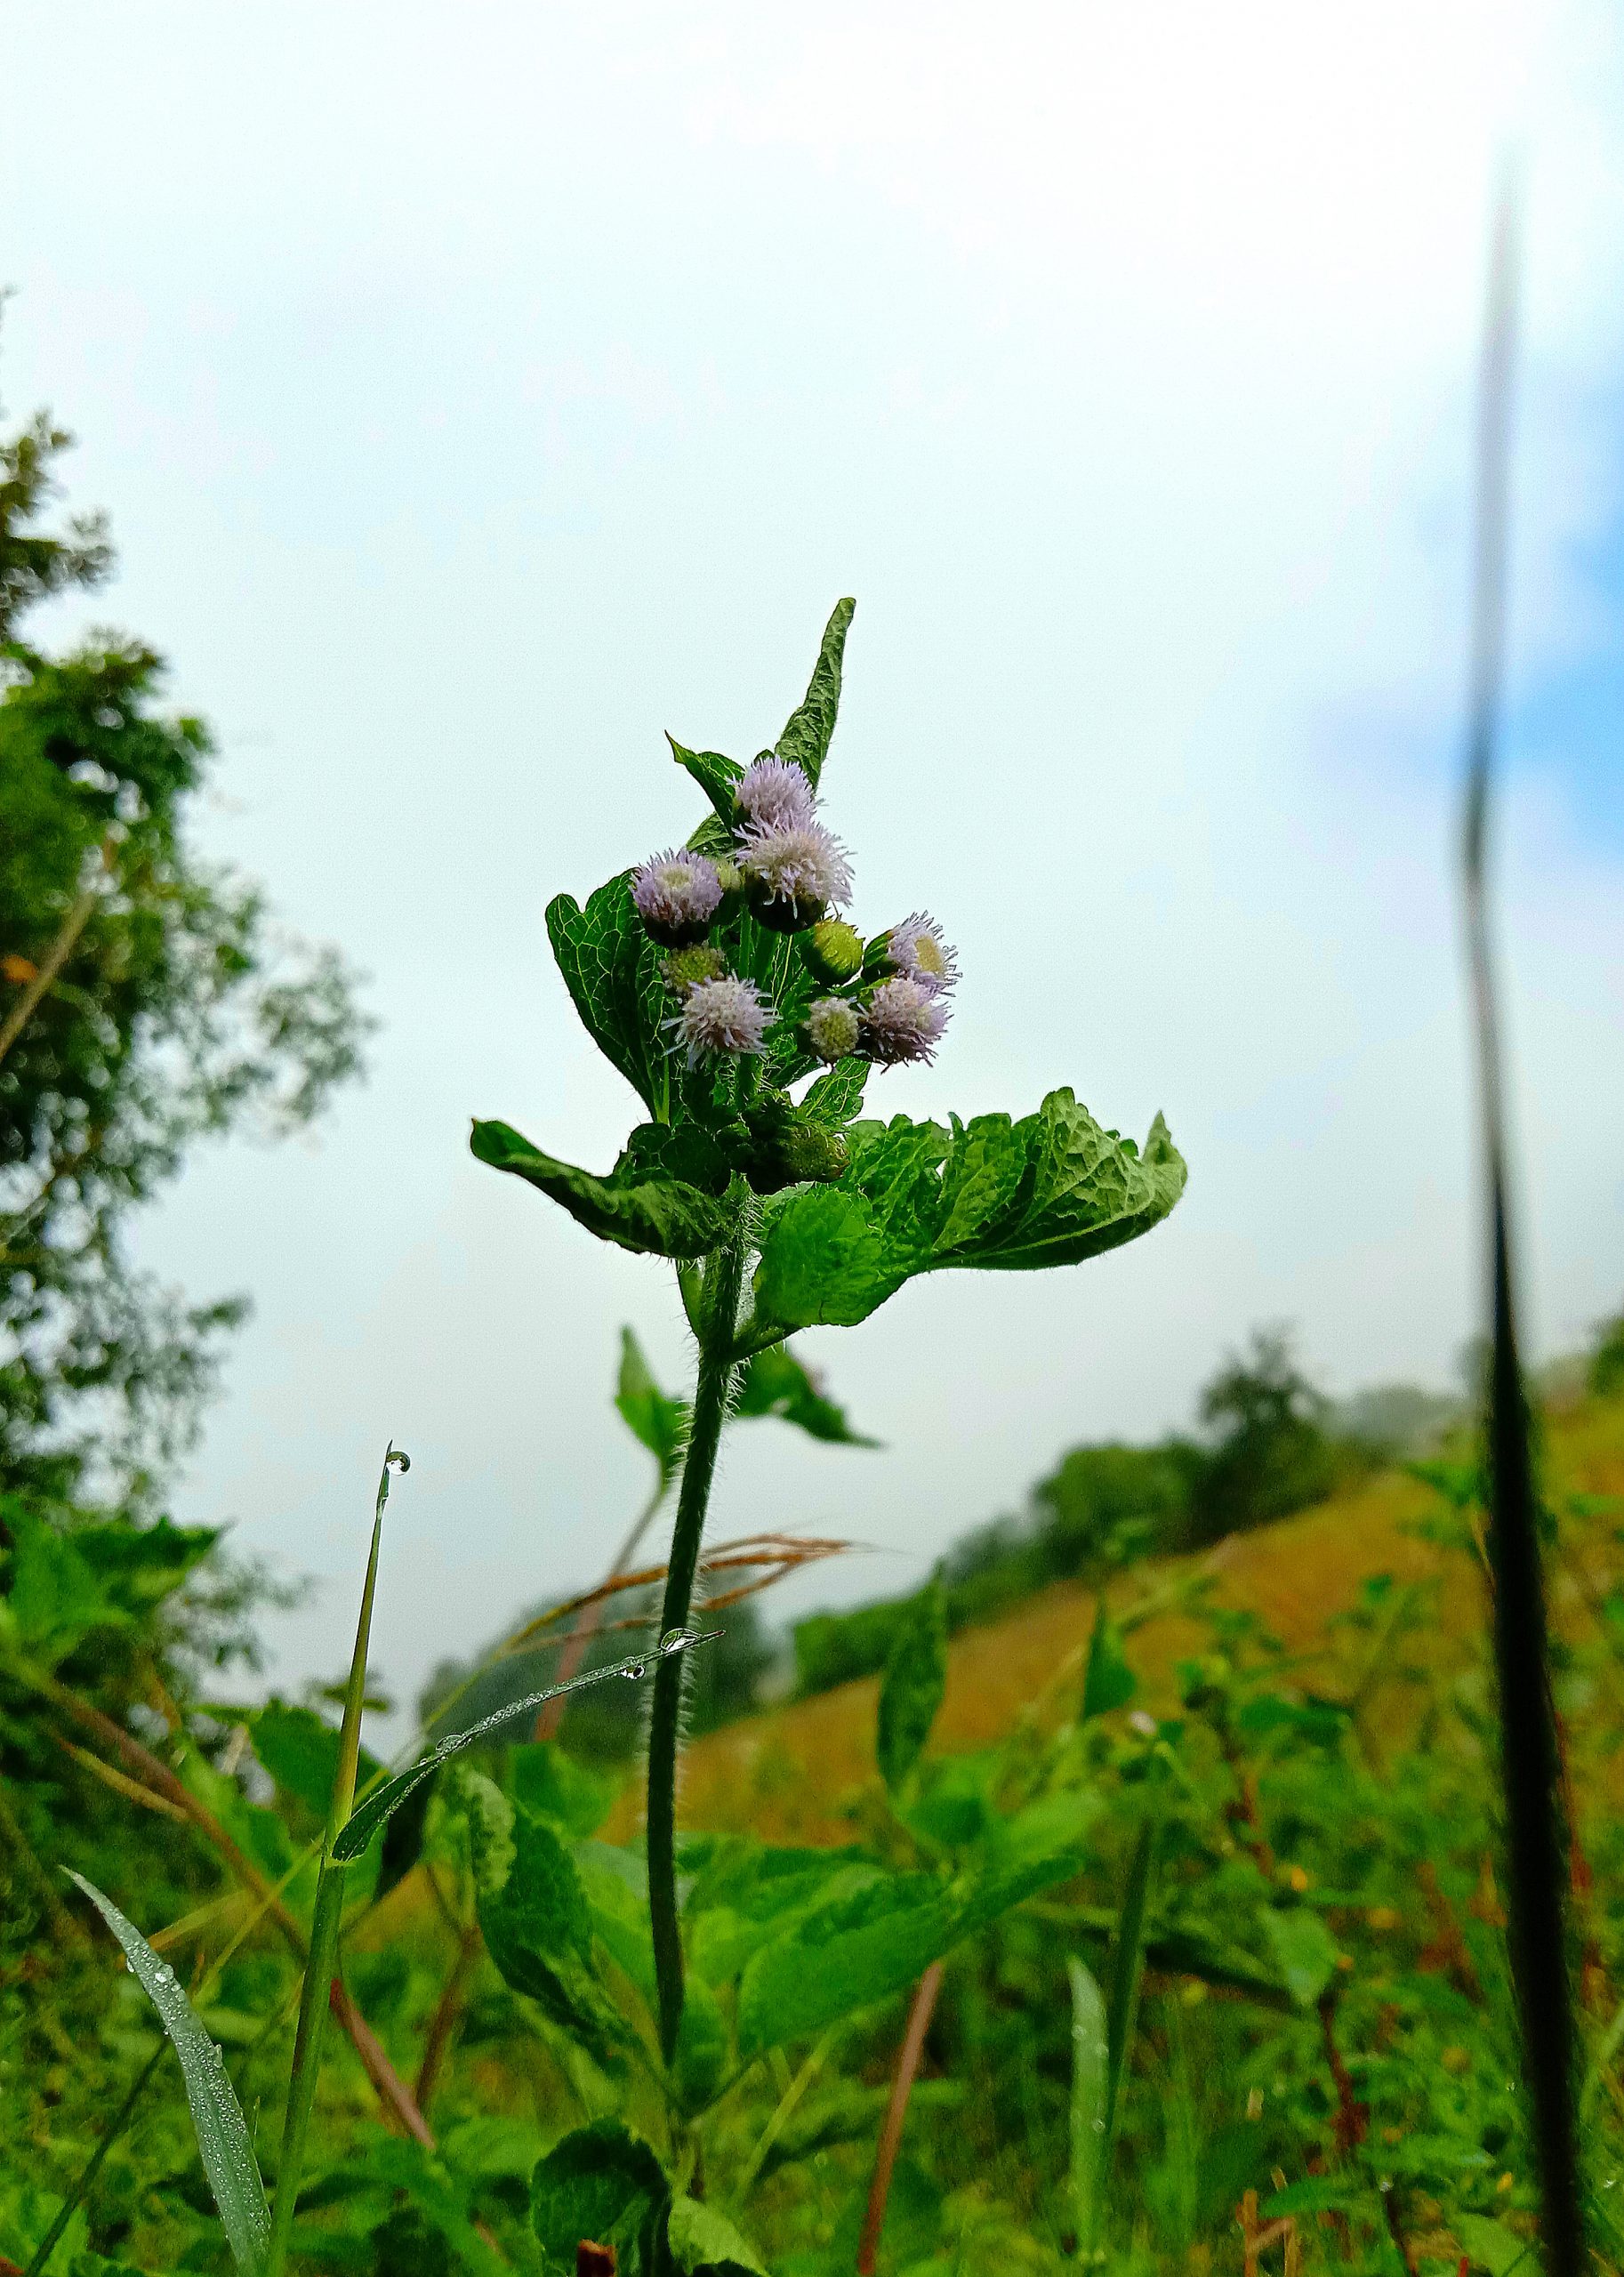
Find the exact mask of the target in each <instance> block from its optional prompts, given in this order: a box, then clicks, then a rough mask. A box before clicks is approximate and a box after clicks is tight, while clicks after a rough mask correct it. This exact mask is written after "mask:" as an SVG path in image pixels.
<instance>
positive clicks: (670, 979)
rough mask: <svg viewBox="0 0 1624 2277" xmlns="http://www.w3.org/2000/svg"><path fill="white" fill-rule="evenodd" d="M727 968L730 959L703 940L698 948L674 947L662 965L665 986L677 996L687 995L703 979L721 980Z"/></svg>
mask: <svg viewBox="0 0 1624 2277" xmlns="http://www.w3.org/2000/svg"><path fill="white" fill-rule="evenodd" d="M661 970H662V972H663V974H664V977H665V986H667V987H668V988H669V989H670V990H671V993H672V994H673V995H676V996H685V995H686V994H687V992H688V990H689V989H690V988H697V987H698V986H699V984H700V982H701V981H702V980H720V978H721V977H722V975H723V973H724V972H726V971H727V970H728V960H727V959H726V957H724V956H723V954H722V953H721V951H720V949H712V948H709V947H707V946H706V945H704V943H703V942H701V943H700V944H699V945H698V946H697V947H696V948H692V949H673V950H672V951H671V954H670V956H668V957H667V958H666V960H665V962H664V964H663V966H662V967H661Z"/></svg>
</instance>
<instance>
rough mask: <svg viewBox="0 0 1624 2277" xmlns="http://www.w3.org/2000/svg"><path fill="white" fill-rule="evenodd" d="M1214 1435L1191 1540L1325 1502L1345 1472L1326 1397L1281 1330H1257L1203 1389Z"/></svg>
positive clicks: (1197, 1488) (1197, 1492) (1198, 1487)
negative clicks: (1248, 1345)
mask: <svg viewBox="0 0 1624 2277" xmlns="http://www.w3.org/2000/svg"><path fill="white" fill-rule="evenodd" d="M1201 1412H1202V1421H1203V1422H1204V1423H1205V1424H1206V1425H1207V1427H1208V1428H1209V1430H1210V1433H1211V1434H1212V1443H1211V1445H1210V1449H1209V1452H1208V1453H1207V1458H1206V1460H1205V1461H1204V1462H1203V1463H1202V1467H1201V1469H1200V1471H1199V1473H1198V1474H1197V1476H1196V1480H1195V1484H1194V1493H1193V1494H1192V1497H1191V1515H1190V1531H1191V1539H1192V1540H1193V1541H1195V1542H1207V1541H1217V1540H1218V1537H1219V1536H1220V1535H1222V1534H1226V1533H1234V1531H1235V1530H1236V1528H1237V1527H1241V1526H1248V1525H1265V1524H1266V1523H1267V1521H1268V1520H1269V1519H1271V1518H1281V1517H1289V1516H1290V1513H1291V1512H1292V1511H1293V1510H1300V1509H1305V1508H1306V1506H1307V1504H1309V1503H1310V1502H1318V1501H1323V1500H1324V1498H1325V1497H1326V1496H1327V1495H1328V1494H1330V1493H1331V1492H1332V1490H1333V1489H1334V1488H1335V1486H1336V1485H1337V1484H1338V1482H1339V1479H1340V1478H1341V1477H1343V1476H1346V1475H1347V1463H1346V1460H1344V1459H1343V1458H1341V1457H1340V1455H1339V1450H1338V1448H1337V1446H1336V1445H1335V1444H1334V1443H1333V1441H1332V1440H1331V1437H1330V1436H1329V1434H1328V1432H1327V1430H1326V1428H1325V1421H1326V1409H1325V1402H1324V1400H1323V1397H1322V1396H1321V1395H1320V1394H1319V1393H1318V1392H1317V1391H1316V1390H1315V1389H1314V1386H1313V1385H1312V1384H1311V1383H1310V1382H1309V1380H1308V1379H1307V1378H1306V1376H1305V1375H1304V1374H1303V1372H1302V1371H1301V1369H1300V1368H1299V1367H1298V1364H1297V1362H1296V1360H1295V1358H1294V1356H1293V1355H1292V1351H1291V1347H1290V1340H1289V1339H1288V1338H1287V1337H1286V1336H1285V1335H1284V1334H1283V1333H1282V1332H1279V1331H1272V1330H1264V1331H1260V1332H1258V1334H1256V1335H1255V1336H1254V1337H1253V1338H1252V1341H1251V1348H1250V1351H1249V1352H1248V1353H1246V1354H1245V1355H1243V1356H1241V1357H1239V1358H1236V1359H1234V1360H1232V1361H1231V1362H1230V1363H1229V1364H1228V1365H1227V1366H1226V1367H1225V1368H1224V1369H1223V1370H1221V1371H1220V1372H1219V1373H1218V1375H1217V1376H1216V1377H1215V1378H1214V1380H1213V1381H1212V1382H1211V1383H1210V1384H1209V1385H1208V1387H1207V1388H1206V1390H1205V1391H1204V1392H1203V1394H1202V1403H1201Z"/></svg>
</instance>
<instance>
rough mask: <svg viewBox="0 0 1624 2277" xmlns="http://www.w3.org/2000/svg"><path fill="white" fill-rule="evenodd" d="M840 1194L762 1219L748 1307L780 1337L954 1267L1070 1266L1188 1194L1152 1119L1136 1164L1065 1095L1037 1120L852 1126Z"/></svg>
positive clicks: (1142, 1228) (818, 1195)
mask: <svg viewBox="0 0 1624 2277" xmlns="http://www.w3.org/2000/svg"><path fill="white" fill-rule="evenodd" d="M847 1140H848V1147H849V1148H850V1155H851V1159H850V1164H849V1167H848V1170H847V1171H846V1174H845V1176H844V1177H843V1178H842V1179H840V1183H839V1185H838V1186H834V1187H815V1188H813V1189H812V1190H811V1191H810V1192H806V1193H801V1194H799V1195H794V1196H792V1197H791V1199H790V1200H789V1201H787V1202H786V1203H784V1204H782V1205H781V1206H780V1207H778V1208H777V1209H776V1210H770V1209H769V1211H768V1219H767V1232H766V1235H765V1238H764V1240H763V1243H762V1248H761V1263H760V1269H759V1271H758V1273H757V1276H756V1299H757V1303H758V1306H759V1307H760V1313H761V1315H762V1317H763V1318H764V1319H766V1320H769V1321H772V1322H775V1323H776V1324H779V1325H781V1326H783V1327H784V1328H786V1329H793V1328H806V1327H810V1326H812V1325H814V1324H816V1323H817V1322H820V1321H825V1322H835V1323H839V1324H843V1325H847V1326H849V1325H851V1324H855V1323H856V1322H858V1321H862V1320H866V1319H867V1317H868V1316H869V1315H870V1314H871V1313H872V1312H873V1311H874V1310H875V1308H876V1307H878V1306H880V1305H881V1304H883V1303H884V1301H885V1299H887V1298H888V1297H889V1296H892V1295H894V1294H895V1293H896V1291H897V1290H898V1289H900V1288H901V1287H902V1285H903V1283H904V1282H905V1281H908V1280H910V1279H912V1277H913V1276H914V1275H918V1274H921V1273H931V1272H939V1271H941V1270H943V1269H944V1268H945V1267H950V1266H961V1267H974V1268H977V1269H979V1270H983V1271H986V1270H996V1271H1008V1272H1032V1271H1037V1270H1041V1268H1043V1267H1047V1266H1053V1265H1075V1264H1079V1263H1081V1261H1082V1260H1083V1259H1086V1258H1089V1257H1097V1256H1099V1255H1101V1254H1102V1253H1103V1252H1104V1251H1106V1250H1111V1249H1115V1248H1117V1247H1119V1246H1120V1245H1121V1244H1122V1243H1124V1242H1129V1241H1132V1240H1134V1239H1135V1238H1136V1236H1137V1235H1140V1234H1143V1233H1146V1232H1148V1231H1149V1229H1150V1228H1151V1227H1153V1226H1154V1225H1156V1224H1158V1223H1159V1222H1160V1221H1161V1219H1163V1218H1164V1217H1166V1215H1167V1214H1168V1212H1169V1211H1170V1210H1171V1209H1172V1207H1173V1205H1174V1203H1176V1202H1177V1201H1178V1197H1179V1195H1181V1194H1182V1193H1183V1191H1184V1183H1185V1167H1184V1163H1183V1161H1182V1159H1181V1158H1180V1157H1179V1155H1178V1154H1177V1152H1176V1151H1175V1150H1174V1147H1173V1145H1172V1142H1171V1140H1170V1138H1168V1135H1167V1130H1166V1128H1165V1126H1164V1125H1163V1123H1162V1121H1161V1119H1160V1118H1159V1117H1158V1119H1157V1121H1156V1122H1155V1123H1154V1125H1153V1126H1152V1130H1151V1134H1150V1137H1149V1138H1148V1139H1147V1140H1146V1146H1145V1150H1144V1153H1143V1154H1142V1155H1141V1153H1140V1152H1139V1150H1138V1147H1135V1146H1134V1145H1133V1143H1132V1142H1131V1140H1130V1141H1123V1140H1122V1139H1119V1138H1118V1137H1117V1136H1116V1134H1115V1132H1113V1131H1106V1130H1101V1129H1100V1127H1099V1125H1098V1124H1097V1122H1095V1121H1094V1119H1093V1117H1092V1116H1091V1115H1090V1114H1089V1112H1088V1110H1087V1108H1086V1107H1083V1106H1079V1104H1078V1102H1077V1101H1076V1099H1075V1098H1073V1095H1072V1093H1071V1092H1070V1091H1069V1090H1057V1091H1051V1092H1050V1093H1049V1097H1048V1098H1046V1099H1045V1100H1044V1101H1043V1104H1042V1106H1041V1107H1040V1109H1039V1110H1038V1112H1037V1114H1032V1115H1027V1116H1026V1117H1025V1119H1024V1120H1023V1121H1021V1122H1011V1121H1010V1119H1009V1116H1008V1115H1002V1114H984V1115H977V1116H975V1117H973V1118H972V1120H971V1121H970V1122H969V1123H968V1124H966V1123H961V1122H959V1121H958V1119H957V1118H956V1117H955V1118H954V1119H953V1124H952V1127H951V1129H948V1130H944V1129H943V1128H942V1126H941V1125H940V1124H939V1123H934V1122H925V1123H915V1122H909V1121H908V1120H907V1118H906V1117H905V1116H902V1115H898V1116H896V1118H895V1119H894V1120H893V1121H892V1122H888V1123H878V1122H859V1123H854V1124H853V1125H852V1126H851V1127H850V1129H849V1130H848V1132H847Z"/></svg>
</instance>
